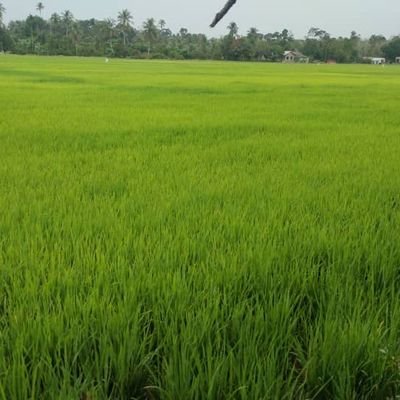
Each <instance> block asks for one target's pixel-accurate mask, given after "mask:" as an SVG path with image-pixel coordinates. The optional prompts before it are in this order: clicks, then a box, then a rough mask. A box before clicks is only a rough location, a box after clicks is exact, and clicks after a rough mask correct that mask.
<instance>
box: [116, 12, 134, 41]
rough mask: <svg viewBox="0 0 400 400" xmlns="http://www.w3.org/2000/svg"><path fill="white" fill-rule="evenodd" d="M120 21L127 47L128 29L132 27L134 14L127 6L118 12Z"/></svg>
mask: <svg viewBox="0 0 400 400" xmlns="http://www.w3.org/2000/svg"><path fill="white" fill-rule="evenodd" d="M117 19H118V22H119V25H120V27H121V32H122V36H123V40H124V47H126V38H127V31H128V30H129V28H131V22H132V19H133V17H132V14H131V12H130V11H129V10H127V9H126V8H125V9H124V10H122V11H121V12H119V13H118V17H117Z"/></svg>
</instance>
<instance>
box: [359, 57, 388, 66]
mask: <svg viewBox="0 0 400 400" xmlns="http://www.w3.org/2000/svg"><path fill="white" fill-rule="evenodd" d="M364 60H366V61H370V62H371V64H374V65H383V64H386V58H383V57H364Z"/></svg>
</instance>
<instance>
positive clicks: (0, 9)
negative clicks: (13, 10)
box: [0, 3, 6, 26]
mask: <svg viewBox="0 0 400 400" xmlns="http://www.w3.org/2000/svg"><path fill="white" fill-rule="evenodd" d="M5 12H6V8H5V7H4V6H3V3H0V26H3V16H4V13H5Z"/></svg>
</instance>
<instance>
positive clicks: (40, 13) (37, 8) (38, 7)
mask: <svg viewBox="0 0 400 400" xmlns="http://www.w3.org/2000/svg"><path fill="white" fill-rule="evenodd" d="M36 10H37V11H39V15H40V16H42V11H43V10H44V4H43V3H42V2H39V3H37V5H36Z"/></svg>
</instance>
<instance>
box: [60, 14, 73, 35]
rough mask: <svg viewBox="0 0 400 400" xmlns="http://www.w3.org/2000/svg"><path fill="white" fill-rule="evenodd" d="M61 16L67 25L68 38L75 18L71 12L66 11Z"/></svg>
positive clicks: (66, 33)
mask: <svg viewBox="0 0 400 400" xmlns="http://www.w3.org/2000/svg"><path fill="white" fill-rule="evenodd" d="M61 16H62V20H63V22H64V25H65V36H66V37H68V36H69V31H70V29H71V25H72V22H73V21H74V16H73V15H72V12H71V11H69V10H65V11H64V12H63V13H62V15H61Z"/></svg>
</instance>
